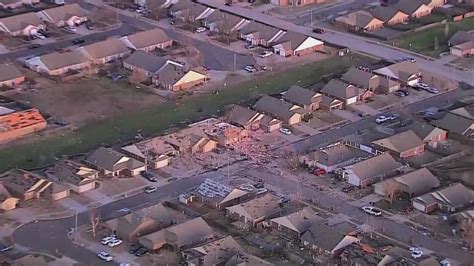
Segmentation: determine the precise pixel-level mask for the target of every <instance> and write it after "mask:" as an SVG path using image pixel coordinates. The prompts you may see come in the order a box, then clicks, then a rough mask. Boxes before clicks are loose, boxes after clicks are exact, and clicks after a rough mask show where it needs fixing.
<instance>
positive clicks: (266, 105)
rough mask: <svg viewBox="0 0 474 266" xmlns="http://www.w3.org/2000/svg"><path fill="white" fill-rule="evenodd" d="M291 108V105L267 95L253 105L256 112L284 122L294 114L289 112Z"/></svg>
mask: <svg viewBox="0 0 474 266" xmlns="http://www.w3.org/2000/svg"><path fill="white" fill-rule="evenodd" d="M291 107H292V105H291V104H289V103H287V102H285V101H282V100H279V99H276V98H273V97H270V96H267V95H264V96H263V97H262V98H260V100H258V102H257V103H256V104H255V109H257V110H258V111H261V112H263V113H267V114H269V115H272V116H275V117H277V118H280V119H285V120H286V119H290V118H291V117H292V116H293V115H294V114H295V113H294V112H293V111H290V108H291Z"/></svg>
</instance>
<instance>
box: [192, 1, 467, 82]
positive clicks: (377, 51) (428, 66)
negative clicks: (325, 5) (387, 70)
mask: <svg viewBox="0 0 474 266" xmlns="http://www.w3.org/2000/svg"><path fill="white" fill-rule="evenodd" d="M198 2H200V3H203V4H206V5H208V6H211V7H214V8H219V9H222V10H225V11H228V12H231V13H234V14H237V15H239V16H242V17H245V18H248V19H250V20H255V21H259V22H262V23H265V24H268V25H272V26H275V27H279V28H281V29H284V30H291V31H295V32H299V33H302V34H306V35H308V36H313V37H314V38H318V39H321V40H323V41H325V42H327V43H332V44H336V45H340V46H344V47H349V48H350V49H351V50H353V51H358V52H362V53H365V54H370V55H373V56H376V57H379V58H383V59H386V60H389V61H394V60H396V59H398V58H401V57H408V56H411V57H414V58H416V60H417V62H418V64H419V66H420V67H421V68H423V69H424V70H426V71H428V72H431V73H433V74H434V75H439V76H444V77H446V78H449V79H454V80H456V81H462V82H466V83H468V84H471V85H474V69H473V70H472V71H471V72H466V71H459V70H457V71H456V70H455V69H454V68H453V67H449V66H444V65H442V64H437V63H436V62H433V61H431V60H427V59H424V57H420V56H417V55H413V54H411V53H410V52H408V51H403V50H398V49H396V48H393V47H390V46H388V45H385V44H382V43H378V42H375V41H371V40H366V39H364V38H363V37H360V36H356V35H352V34H348V33H342V32H336V31H327V32H326V33H324V34H315V33H313V32H312V29H311V28H308V27H302V26H297V25H295V24H293V23H291V22H288V21H284V20H282V19H279V18H275V17H272V16H270V15H266V14H262V13H259V12H255V11H253V10H250V9H245V8H241V7H238V6H235V5H234V6H226V5H224V4H221V2H219V1H217V0H198Z"/></svg>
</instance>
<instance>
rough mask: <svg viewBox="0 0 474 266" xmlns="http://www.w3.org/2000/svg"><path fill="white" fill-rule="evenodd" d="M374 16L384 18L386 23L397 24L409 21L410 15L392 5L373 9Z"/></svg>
mask: <svg viewBox="0 0 474 266" xmlns="http://www.w3.org/2000/svg"><path fill="white" fill-rule="evenodd" d="M371 13H372V15H373V16H374V17H376V18H378V19H380V20H382V21H383V22H384V23H385V25H396V24H401V23H404V22H407V21H408V20H409V19H410V15H409V14H407V13H405V12H403V11H400V10H397V9H393V8H391V7H382V6H378V7H375V8H374V9H372V10H371Z"/></svg>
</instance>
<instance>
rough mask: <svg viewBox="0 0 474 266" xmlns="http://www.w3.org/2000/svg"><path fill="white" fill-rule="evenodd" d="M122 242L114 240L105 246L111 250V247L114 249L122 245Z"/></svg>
mask: <svg viewBox="0 0 474 266" xmlns="http://www.w3.org/2000/svg"><path fill="white" fill-rule="evenodd" d="M122 242H123V241H122V240H120V239H114V240H112V241H110V242H109V244H107V246H109V247H111V248H113V247H116V246H118V245H120V244H122Z"/></svg>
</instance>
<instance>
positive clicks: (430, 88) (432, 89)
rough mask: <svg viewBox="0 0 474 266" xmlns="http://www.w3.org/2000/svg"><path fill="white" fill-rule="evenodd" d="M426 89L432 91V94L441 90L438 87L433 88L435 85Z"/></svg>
mask: <svg viewBox="0 0 474 266" xmlns="http://www.w3.org/2000/svg"><path fill="white" fill-rule="evenodd" d="M424 90H425V91H427V92H429V93H432V94H437V93H439V90H437V89H436V88H433V87H428V88H425V89H424Z"/></svg>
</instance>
